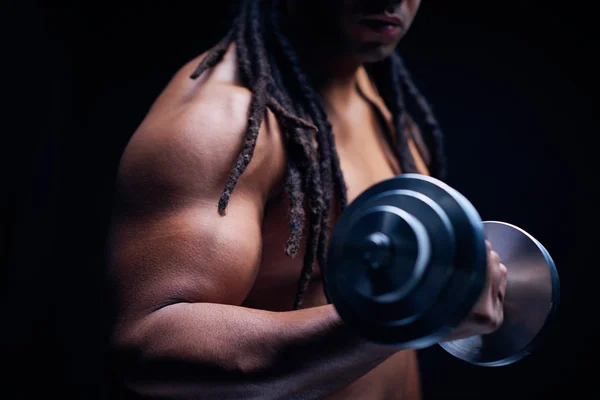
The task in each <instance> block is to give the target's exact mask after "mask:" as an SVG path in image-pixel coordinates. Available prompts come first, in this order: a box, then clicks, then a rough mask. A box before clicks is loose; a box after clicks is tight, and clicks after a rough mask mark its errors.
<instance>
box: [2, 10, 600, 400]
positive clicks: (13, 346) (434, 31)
mask: <svg viewBox="0 0 600 400" xmlns="http://www.w3.org/2000/svg"><path fill="white" fill-rule="evenodd" d="M79 3H82V2H79ZM196 3H197V4H192V3H190V2H182V1H169V2H162V3H158V2H157V5H155V6H153V7H150V6H148V4H149V2H146V3H144V2H116V1H104V2H85V6H84V5H79V6H73V5H72V4H70V3H67V2H43V1H33V0H22V1H12V2H8V3H7V2H3V3H2V5H3V8H4V10H2V12H1V13H0V18H2V20H0V26H1V27H2V28H0V29H2V31H1V32H0V33H2V36H1V37H2V41H3V46H2V75H1V78H2V80H3V85H2V88H3V89H2V91H3V96H2V97H3V99H4V104H6V105H5V106H3V107H2V114H1V115H2V117H1V119H0V121H1V122H2V125H0V127H2V128H3V129H2V139H1V140H2V141H1V142H0V149H1V157H0V159H1V161H0V162H1V163H2V164H1V165H0V166H1V167H2V168H1V169H0V171H2V173H3V175H4V177H3V179H2V187H1V189H0V195H1V197H0V265H1V267H2V268H1V280H0V282H1V284H2V287H1V291H0V297H1V298H2V314H1V316H2V319H1V320H0V324H1V325H0V335H1V336H0V338H1V342H0V346H1V347H0V350H1V352H2V353H1V359H2V363H3V364H4V366H5V367H6V369H5V371H6V372H4V373H3V379H2V380H1V383H0V393H3V392H5V393H6V394H7V396H5V398H10V399H14V398H26V397H28V396H30V395H32V394H34V393H44V394H45V395H47V396H52V395H54V394H57V395H58V396H59V397H60V398H66V397H67V396H70V395H74V396H75V397H77V398H80V399H87V398H104V397H105V396H106V395H107V389H106V388H107V386H106V384H105V382H104V379H103V369H104V362H103V361H104V360H103V357H104V354H103V350H102V343H103V339H104V334H105V325H104V323H103V322H104V319H103V318H104V315H103V305H104V304H105V299H104V297H103V294H102V290H101V289H102V268H103V267H102V251H103V245H104V239H105V235H106V229H107V223H108V217H109V211H110V204H111V199H112V190H113V186H112V185H113V182H114V176H115V173H116V169H117V165H118V160H119V157H120V153H121V151H122V150H123V148H124V146H125V145H126V143H127V140H128V139H129V137H130V135H131V134H132V133H133V131H134V130H135V128H136V127H137V124H139V122H140V121H141V119H142V118H143V116H144V114H145V112H146V110H147V109H148V107H149V106H150V104H151V103H152V101H153V100H154V98H155V97H156V96H157V95H158V93H159V92H160V90H161V89H162V88H163V87H164V85H165V84H166V83H167V82H168V80H169V79H170V77H171V76H172V74H173V73H174V72H175V71H176V70H177V69H178V68H179V67H180V66H181V65H182V64H183V63H185V62H186V61H188V60H189V59H191V58H193V57H194V56H196V55H197V54H199V53H201V52H202V51H204V50H206V48H207V47H208V46H209V45H210V44H211V43H212V42H213V41H214V40H215V39H216V38H218V37H219V36H220V34H221V33H222V31H223V28H224V27H225V26H226V25H225V24H226V22H227V21H226V19H225V15H226V7H227V2H215V3H216V5H213V6H212V7H211V8H214V9H215V10H207V9H204V8H203V7H202V5H203V4H202V3H204V2H196ZM211 3H212V2H211ZM581 3H582V2H578V5H577V7H578V8H573V9H570V8H568V7H569V6H568V5H567V2H562V3H560V4H559V3H558V2H557V3H556V4H554V3H551V2H547V1H545V2H542V1H535V2H534V1H529V2H527V1H519V2H487V1H460V2H456V1H443V0H439V1H434V0H426V1H424V2H423V5H422V8H421V11H420V14H419V16H418V17H417V19H416V21H415V23H414V25H413V28H412V29H411V31H410V33H409V34H408V36H407V37H406V38H405V39H404V40H403V42H402V44H401V49H402V51H403V54H404V56H405V60H406V63H407V65H408V66H409V67H410V69H411V70H412V72H413V75H414V77H415V79H416V81H417V82H418V84H419V86H420V87H421V89H422V91H423V92H424V93H425V94H426V96H427V97H428V98H429V100H430V101H431V103H432V104H433V106H434V107H435V112H436V114H437V116H438V119H439V120H440V122H441V124H442V126H443V128H444V131H445V134H446V141H447V149H448V154H449V162H450V175H449V176H448V179H447V181H448V183H450V184H451V185H452V186H454V187H455V188H456V189H458V190H459V191H461V192H462V193H463V194H465V195H466V196H467V197H468V198H469V199H470V200H471V201H472V202H473V204H474V205H475V206H476V207H477V209H478V210H479V212H480V214H481V216H482V217H483V219H484V220H486V219H494V220H504V221H507V222H511V223H514V224H516V225H519V226H521V227H523V228H524V229H526V230H527V231H529V232H530V233H532V234H533V235H534V236H536V237H537V238H538V239H539V240H540V241H541V242H542V243H544V244H545V245H546V247H547V248H548V250H549V251H550V253H551V254H552V256H553V258H554V260H555V262H556V264H557V266H558V269H559V273H560V276H561V285H562V299H561V309H560V313H559V317H558V322H557V324H556V326H555V329H554V330H553V331H552V333H551V335H550V336H549V337H548V339H547V341H546V343H545V345H544V347H543V348H542V349H540V350H539V351H538V352H537V353H535V354H533V355H531V356H530V357H528V358H526V359H524V360H523V361H521V362H520V363H517V364H514V365H511V366H507V367H502V368H477V367H472V366H469V365H466V364H465V363H462V362H460V361H458V360H456V359H453V358H452V357H450V356H449V355H447V354H445V353H444V352H443V351H442V350H441V349H439V348H437V347H434V348H431V349H427V350H424V351H422V352H421V359H422V363H421V365H422V372H423V386H424V398H425V399H438V398H488V399H501V398H502V399H504V398H506V397H510V398H513V399H517V398H518V399H521V398H523V399H524V398H529V399H548V398H557V399H562V398H571V397H578V395H577V394H576V393H575V392H577V393H579V392H580V391H581V392H583V391H584V390H594V389H595V385H594V384H593V379H594V376H593V375H592V373H593V368H594V367H593V365H594V364H593V362H594V360H595V359H596V357H597V355H598V345H597V343H596V340H595V335H596V332H597V330H596V318H597V316H596V309H597V305H598V302H597V300H596V293H597V290H596V282H597V278H598V272H597V270H598V265H597V259H598V257H597V256H595V253H597V251H595V249H594V248H593V247H592V243H591V238H592V237H593V235H594V233H593V232H594V229H593V228H594V223H593V221H594V220H595V216H594V215H593V213H592V211H591V210H593V209H592V202H593V194H594V190H596V187H595V186H594V185H593V184H594V181H591V183H587V184H586V182H590V180H591V179H594V175H595V174H594V172H595V161H596V160H595V153H594V148H593V143H594V140H595V136H596V135H597V133H598V128H599V125H600V124H598V117H597V115H596V111H595V110H596V106H597V101H596V92H597V90H598V81H597V79H596V73H595V71H596V70H597V67H598V64H597V62H595V61H594V59H593V58H594V56H595V50H596V45H595V42H596V38H595V36H593V31H594V27H595V26H596V25H597V22H596V21H595V20H594V17H593V16H594V13H592V12H591V9H590V10H586V9H583V8H582V5H581ZM590 3H593V2H590ZM204 5H206V3H204ZM590 7H591V5H590ZM586 228H592V229H591V233H586V232H584V229H586ZM587 364H589V365H590V366H588V365H587ZM108 398H110V396H108Z"/></svg>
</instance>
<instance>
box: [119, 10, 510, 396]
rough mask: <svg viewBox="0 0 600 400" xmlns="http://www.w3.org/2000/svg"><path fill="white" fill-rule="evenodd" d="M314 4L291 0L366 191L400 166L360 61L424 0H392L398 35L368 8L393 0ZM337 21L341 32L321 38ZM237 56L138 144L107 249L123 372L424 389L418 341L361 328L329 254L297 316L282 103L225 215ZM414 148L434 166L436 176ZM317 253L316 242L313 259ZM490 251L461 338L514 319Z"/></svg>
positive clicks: (289, 387)
mask: <svg viewBox="0 0 600 400" xmlns="http://www.w3.org/2000/svg"><path fill="white" fill-rule="evenodd" d="M311 3H313V2H312V1H304V2H294V1H288V2H286V3H285V4H284V7H285V12H286V14H287V15H288V17H289V19H290V21H291V22H290V23H293V24H294V25H293V26H295V27H298V28H299V27H302V26H311V27H314V29H312V30H311V31H312V32H314V33H315V36H312V37H311V36H305V37H302V36H301V35H292V40H293V42H294V44H295V46H296V47H297V48H298V49H299V53H300V54H308V53H307V52H306V51H307V49H312V50H311V51H312V58H311V60H312V61H311V62H308V61H307V62H306V63H305V67H306V69H307V71H309V72H310V74H311V76H313V77H314V81H315V82H317V87H318V89H319V94H320V95H321V97H322V101H323V104H324V105H325V109H326V110H327V113H328V119H329V121H330V122H331V124H332V128H333V132H334V136H335V140H336V147H337V151H338V154H339V158H340V163H341V168H342V171H343V174H344V179H345V181H346V184H347V189H348V191H347V196H348V201H349V202H351V201H352V200H354V199H355V198H356V196H358V195H359V194H360V193H361V192H362V191H364V190H365V189H367V188H368V187H370V186H371V185H373V184H376V183H377V182H380V181H382V180H384V179H388V178H391V177H392V176H394V175H395V174H398V173H400V172H401V171H400V168H399V166H398V163H397V162H395V160H394V158H393V156H392V151H391V149H389V147H388V145H387V142H386V141H385V140H384V138H383V130H382V129H383V128H382V126H380V123H379V121H378V119H377V118H376V115H375V113H374V110H373V108H372V107H371V105H370V104H369V103H368V102H367V101H366V98H369V99H371V100H372V102H374V103H375V104H376V105H377V107H379V108H380V109H381V111H382V112H383V113H384V115H385V114H386V113H387V110H386V109H385V106H384V105H383V102H382V101H380V99H378V96H377V93H376V92H375V90H374V88H373V86H372V85H371V84H370V81H369V79H368V78H367V77H366V73H365V71H364V69H363V68H362V67H361V65H362V64H363V63H365V62H370V61H376V60H378V59H380V58H382V57H387V56H388V55H389V54H390V53H391V51H393V49H394V48H395V47H396V45H397V44H398V42H399V40H400V39H401V38H402V36H403V35H404V34H405V33H406V30H407V29H408V27H409V26H410V23H411V22H412V19H413V18H414V16H415V14H416V11H417V9H418V6H419V1H415V0H411V1H404V2H379V3H381V4H380V6H381V7H379V10H378V11H377V10H376V11H377V12H379V14H377V15H379V16H381V15H385V11H386V10H387V11H388V12H387V16H388V17H389V16H390V15H391V16H398V17H400V19H401V24H400V25H399V26H398V27H396V28H393V29H392V28H389V27H385V29H388V30H387V31H385V32H384V33H385V34H382V33H381V31H380V30H379V28H376V30H373V29H374V28H372V25H369V24H371V23H365V22H364V21H363V22H361V21H362V20H363V19H364V18H365V17H366V16H367V14H365V7H366V6H369V7H374V6H373V3H378V2H369V1H362V2H360V1H351V2H337V1H330V2H324V1H321V2H320V3H319V4H321V5H322V7H320V8H318V9H319V10H321V11H320V13H319V14H318V15H317V17H316V18H314V19H313V20H307V18H312V17H309V15H311V13H309V12H307V10H309V7H315V5H314V4H311ZM388 3H389V4H388ZM313 10H314V9H313ZM368 11H369V13H371V11H372V10H368ZM313 14H314V13H313ZM368 15H370V14H368ZM340 16H341V17H340ZM325 22H327V23H325ZM307 24H310V25H307ZM326 31H327V32H330V33H331V32H333V33H336V34H335V35H329V36H323V35H321V34H323V33H325V32H326ZM315 37H318V38H319V40H315ZM324 38H329V41H326V40H324ZM334 49H335V52H333V50H334ZM328 50H329V51H328ZM201 57H203V56H200V58H201ZM235 57H236V56H235V51H233V48H232V49H230V50H229V51H228V53H227V54H226V56H225V58H224V60H223V61H222V62H221V63H220V64H218V65H217V66H216V67H215V68H214V69H212V70H211V71H210V72H209V73H206V74H204V75H203V76H202V77H201V78H200V79H199V80H197V81H194V80H190V79H189V76H190V74H191V73H192V71H193V70H194V69H195V66H196V65H197V63H198V60H199V59H200V58H198V59H196V60H193V61H192V62H190V63H189V64H187V65H185V66H184V67H183V68H182V69H181V70H180V71H179V72H178V73H177V74H176V75H175V76H174V77H173V79H172V81H171V82H170V83H169V85H168V86H167V87H166V88H165V89H164V91H163V93H162V94H161V95H160V96H159V98H158V99H157V100H156V102H155V103H154V105H153V107H152V108H151V110H150V111H149V113H148V114H147V116H146V118H145V119H144V121H143V122H142V123H141V125H140V126H139V128H138V129H137V131H136V132H135V134H134V135H133V137H132V138H131V141H130V143H129V144H128V146H127V148H126V150H125V152H124V154H123V157H122V160H121V164H120V167H119V175H118V180H117V200H116V207H115V212H114V215H113V224H112V229H111V234H110V240H109V247H108V255H109V271H110V274H109V277H110V281H111V283H112V288H113V291H112V293H113V294H114V300H115V306H116V309H115V310H116V320H115V324H114V326H113V329H112V337H111V345H112V349H113V350H114V354H115V355H116V357H117V360H118V362H117V363H115V368H117V373H118V374H119V377H120V378H121V379H122V380H123V381H124V383H125V384H126V385H127V386H128V387H129V388H130V389H132V390H133V391H135V392H137V393H139V394H143V395H157V396H159V397H161V398H173V399H176V398H177V399H179V398H202V399H208V398H219V399H227V398H236V399H241V398H261V399H271V398H273V399H275V398H285V399H289V398H303V399H306V398H314V399H317V398H327V399H339V398H344V399H347V398H360V399H418V398H420V382H419V376H418V366H417V361H416V356H415V351H414V350H410V349H404V350H400V349H398V348H395V347H390V346H384V345H380V344H376V343H371V342H369V341H366V340H364V339H362V338H360V337H359V336H357V335H356V334H355V333H354V332H353V331H352V330H351V329H349V328H348V327H347V326H346V325H345V324H344V322H343V321H342V320H341V319H340V317H339V315H338V314H337V313H336V311H335V308H334V307H333V306H332V305H328V304H327V301H326V298H325V295H324V292H323V285H322V281H321V274H320V266H319V265H316V267H315V273H314V275H313V279H312V281H311V283H310V286H309V288H308V290H307V292H306V293H305V296H304V302H303V306H302V309H300V310H296V311H289V305H290V304H292V303H293V300H294V296H295V292H296V288H297V282H298V277H299V275H300V271H301V269H302V257H296V258H293V259H291V258H289V257H288V256H286V254H285V253H284V251H283V249H284V248H285V243H286V240H287V237H288V234H289V227H288V225H287V219H286V213H287V201H286V197H285V195H284V193H283V182H284V178H285V165H286V161H287V158H286V157H287V156H286V148H285V141H284V139H283V135H282V132H281V130H280V127H279V126H278V124H277V123H276V120H275V117H274V116H273V115H272V113H271V112H270V111H268V112H267V115H266V116H265V120H264V122H263V124H262V126H261V129H260V133H259V137H258V141H257V145H256V149H255V152H254V156H253V158H252V161H251V162H250V164H249V166H248V168H247V169H246V171H245V172H244V173H243V174H242V176H241V177H240V179H239V182H238V184H237V186H236V189H235V191H234V192H233V194H232V196H231V198H230V202H229V205H228V208H227V214H226V215H224V216H221V215H219V213H218V212H217V210H216V205H217V203H218V200H219V196H220V194H221V191H222V189H223V187H224V186H225V184H226V181H227V176H228V173H229V171H230V169H231V166H232V164H233V163H234V161H235V159H236V157H237V155H238V153H239V149H240V146H241V144H242V141H243V132H244V131H245V128H246V124H247V111H248V106H249V101H250V92H249V91H248V89H246V88H245V87H243V86H242V85H241V82H240V81H239V71H237V68H236V63H235ZM304 59H307V60H308V57H304ZM357 84H358V86H359V87H360V88H361V91H362V92H363V93H364V94H363V95H361V94H359V93H358V91H357V90H356V85H357ZM410 147H411V150H412V152H413V154H414V156H415V159H416V163H417V166H418V169H419V172H420V173H422V174H428V170H427V167H426V165H425V163H424V162H423V159H422V158H421V157H420V155H419V153H418V151H417V149H416V146H415V145H414V143H412V142H410ZM338 217H339V215H336V214H335V213H334V215H333V216H332V219H331V221H330V223H331V225H332V226H334V225H335V221H336V220H337V218H338ZM305 248H306V243H305V242H302V245H301V248H300V250H299V254H302V253H303V251H304V250H305ZM488 261H489V262H488V281H487V284H486V287H485V288H484V291H483V293H482V295H481V298H480V300H479V302H478V303H477V305H476V306H475V307H474V309H473V311H472V315H471V316H470V317H469V318H468V319H467V320H466V321H465V322H464V323H463V324H462V325H461V326H459V327H458V328H457V330H456V331H455V332H453V333H452V334H451V335H450V336H449V337H448V338H447V339H455V338H460V337H468V336H471V335H474V334H483V333H488V332H492V331H494V330H495V329H497V327H498V326H499V324H500V323H501V322H502V317H503V316H502V297H503V293H504V287H505V276H506V269H505V268H504V267H503V266H502V265H501V264H500V262H499V259H498V255H497V254H496V253H495V252H494V251H493V250H492V248H491V246H489V245H488Z"/></svg>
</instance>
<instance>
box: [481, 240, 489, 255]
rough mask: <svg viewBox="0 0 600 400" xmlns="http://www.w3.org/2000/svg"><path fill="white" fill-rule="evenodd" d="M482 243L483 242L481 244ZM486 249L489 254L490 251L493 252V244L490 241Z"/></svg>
mask: <svg viewBox="0 0 600 400" xmlns="http://www.w3.org/2000/svg"><path fill="white" fill-rule="evenodd" d="M480 243H481V242H480ZM485 247H486V249H487V252H488V253H489V252H490V251H492V243H491V242H490V241H489V240H486V241H485Z"/></svg>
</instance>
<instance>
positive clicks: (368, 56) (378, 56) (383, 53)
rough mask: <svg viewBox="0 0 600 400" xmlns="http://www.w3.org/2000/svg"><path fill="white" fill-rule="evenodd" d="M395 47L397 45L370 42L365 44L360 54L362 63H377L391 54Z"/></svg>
mask: <svg viewBox="0 0 600 400" xmlns="http://www.w3.org/2000/svg"><path fill="white" fill-rule="evenodd" d="M395 49H396V46H395V45H393V46H390V45H382V44H380V43H377V44H369V45H365V46H363V48H362V49H361V51H360V52H359V54H358V58H359V60H360V61H361V63H376V62H378V61H382V60H385V59H386V58H388V57H389V56H391V55H392V53H393V52H394V50H395Z"/></svg>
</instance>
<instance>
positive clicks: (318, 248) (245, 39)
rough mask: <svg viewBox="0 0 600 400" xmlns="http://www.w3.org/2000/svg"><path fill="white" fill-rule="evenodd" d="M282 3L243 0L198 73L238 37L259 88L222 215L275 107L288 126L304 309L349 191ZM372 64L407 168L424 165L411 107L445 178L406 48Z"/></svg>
mask: <svg viewBox="0 0 600 400" xmlns="http://www.w3.org/2000/svg"><path fill="white" fill-rule="evenodd" d="M277 3H278V1H277V0H270V1H265V0H241V2H240V4H239V9H238V11H237V12H236V14H235V17H234V19H233V23H232V25H231V27H230V29H229V31H228V32H227V33H226V35H225V36H224V37H223V39H221V40H220V41H219V42H218V43H217V44H216V45H215V46H214V47H213V48H211V49H210V50H209V51H208V52H207V54H206V56H205V57H204V58H203V59H202V61H201V62H200V63H199V65H198V66H197V68H196V70H195V71H194V73H193V74H192V75H191V78H192V79H196V78H197V77H199V76H200V75H201V74H202V73H203V72H204V71H206V70H207V69H209V68H211V67H214V66H215V65H217V64H218V63H219V62H220V61H221V60H222V58H223V56H224V54H225V53H226V51H227V49H228V48H229V45H230V44H232V43H235V45H236V51H237V62H238V67H239V69H240V73H241V79H242V82H243V84H244V85H245V86H246V87H247V88H249V89H250V91H251V92H252V97H251V100H250V107H249V111H248V125H247V130H246V135H245V140H244V144H243V147H242V149H241V151H240V153H239V155H238V157H237V160H236V161H235V163H234V165H233V168H232V169H231V172H230V174H229V177H228V180H227V183H226V186H225V188H224V189H223V192H222V194H221V197H220V199H219V204H218V211H219V213H220V214H221V215H224V214H225V211H226V208H227V204H228V202H229V198H230V196H231V193H232V191H233V190H234V188H235V185H236V183H237V181H238V179H239V177H240V176H241V174H242V173H243V172H244V170H245V169H246V167H247V166H248V164H249V163H250V160H251V158H252V155H253V153H254V148H255V146H256V140H257V137H258V132H259V129H260V125H261V123H262V120H263V118H264V115H265V111H266V109H267V108H268V109H269V110H270V111H271V112H272V113H273V114H274V116H275V118H276V119H277V121H278V123H279V124H280V126H281V129H282V131H283V132H284V134H285V139H286V141H287V152H288V160H287V167H286V178H285V192H286V196H287V197H288V199H289V203H290V206H289V211H288V223H289V228H290V236H289V238H288V240H287V243H286V247H285V252H286V254H287V255H288V256H290V257H295V256H296V255H297V253H298V249H299V247H300V242H301V239H302V233H303V231H304V224H305V222H308V230H307V251H306V254H305V255H304V260H303V267H302V272H301V276H300V279H299V283H298V290H297V294H296V298H295V301H294V304H293V309H298V308H300V307H301V305H302V300H303V296H304V293H305V291H306V289H307V287H308V284H309V282H310V279H311V276H312V272H313V266H314V263H315V261H316V262H318V263H319V264H320V265H321V266H325V261H326V250H327V249H326V246H327V243H328V238H329V232H330V227H329V223H328V222H329V215H330V205H331V204H332V198H333V196H334V194H337V196H338V198H339V203H338V208H339V211H340V212H341V211H343V210H344V208H345V207H346V203H347V195H346V185H345V182H344V177H343V175H342V171H341V169H340V162H339V158H338V155H337V151H336V149H335V141H334V138H333V134H332V130H331V125H330V123H329V121H328V120H327V115H326V113H325V109H324V107H323V105H322V104H321V102H320V100H319V97H318V95H317V92H316V90H315V88H314V86H313V85H312V84H311V81H310V77H309V76H308V75H307V74H306V73H305V72H304V71H303V69H302V68H301V64H300V62H299V60H298V56H297V54H296V52H295V50H294V48H293V47H292V45H291V43H290V42H289V40H288V38H287V37H286V35H285V34H284V32H283V30H282V28H281V25H280V20H281V15H280V13H279V10H278V8H277ZM366 69H367V72H368V73H369V75H370V76H371V78H372V79H373V82H374V83H375V86H376V87H377V90H378V91H379V93H380V95H381V97H382V99H383V100H384V102H385V104H386V106H387V107H388V108H389V109H390V111H391V113H392V115H393V119H394V125H395V135H394V137H392V134H391V133H389V132H388V135H387V140H388V141H389V143H390V145H391V147H392V149H393V150H394V153H395V155H396V157H397V159H398V162H399V165H400V167H401V168H402V171H403V172H404V173H408V172H415V171H416V167H415V162H414V158H413V156H412V154H411V152H410V149H409V146H408V135H407V133H406V132H405V130H404V122H403V121H404V117H405V114H406V115H408V114H410V115H411V116H413V117H414V118H415V120H416V123H417V125H418V126H420V127H421V130H422V131H423V134H424V139H425V142H426V144H427V145H428V147H429V148H431V149H432V150H433V152H432V157H431V162H430V166H429V167H430V170H431V174H432V175H433V176H436V177H439V178H443V176H444V175H445V160H444V154H443V141H442V132H441V130H440V128H439V126H438V123H437V121H436V119H435V117H434V116H433V113H432V111H431V107H430V106H429V104H428V103H427V101H426V100H425V98H424V97H423V96H422V95H421V93H420V92H419V90H418V89H417V87H416V85H415V84H414V82H413V80H412V78H411V76H410V74H409V73H408V71H407V70H406V68H405V67H404V64H403V63H402V59H401V58H400V56H399V55H398V54H397V53H396V52H394V53H393V54H392V55H391V56H390V57H388V58H387V59H385V60H383V61H381V62H377V63H373V64H370V65H367V66H366ZM315 143H316V145H315ZM305 211H308V217H307V216H306V215H305Z"/></svg>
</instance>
